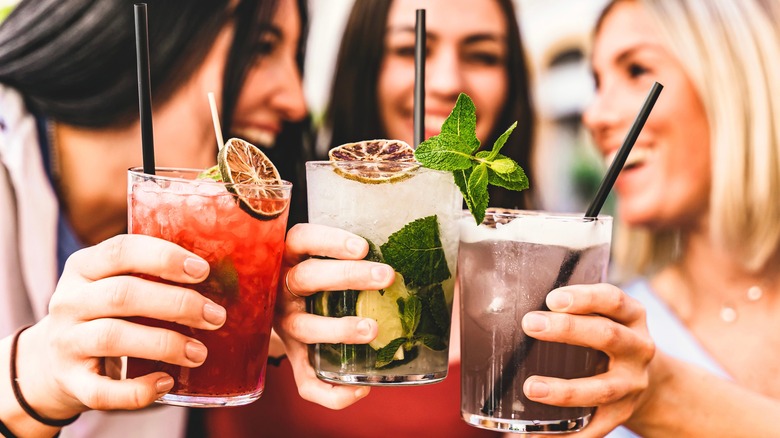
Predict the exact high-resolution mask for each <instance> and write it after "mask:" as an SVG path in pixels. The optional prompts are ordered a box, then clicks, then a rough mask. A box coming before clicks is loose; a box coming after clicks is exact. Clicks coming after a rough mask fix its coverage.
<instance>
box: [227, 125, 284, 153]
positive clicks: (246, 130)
mask: <svg viewBox="0 0 780 438" xmlns="http://www.w3.org/2000/svg"><path fill="white" fill-rule="evenodd" d="M234 131H235V134H236V135H237V136H239V137H240V138H242V139H244V140H246V141H248V142H249V143H252V144H253V145H255V146H264V147H269V148H270V147H273V146H274V143H275V142H276V132H275V131H272V130H270V129H263V128H259V127H254V126H242V127H239V128H236V129H235V130H234Z"/></svg>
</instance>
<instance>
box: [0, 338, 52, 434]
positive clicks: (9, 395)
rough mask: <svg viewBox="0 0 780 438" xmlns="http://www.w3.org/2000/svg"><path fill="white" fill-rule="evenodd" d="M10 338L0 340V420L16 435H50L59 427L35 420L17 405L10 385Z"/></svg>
mask: <svg viewBox="0 0 780 438" xmlns="http://www.w3.org/2000/svg"><path fill="white" fill-rule="evenodd" d="M11 338H12V336H8V337H6V338H4V339H2V340H0V421H2V422H3V423H4V424H5V426H6V427H7V428H8V429H9V430H10V431H11V433H13V434H14V435H16V436H18V437H51V436H54V434H56V433H57V432H58V431H59V429H58V428H54V427H49V426H46V425H43V424H41V423H39V422H37V421H36V420H35V419H33V418H32V417H30V416H29V415H27V414H26V413H25V412H24V410H23V409H22V408H21V406H19V403H17V401H16V397H15V396H14V392H13V387H12V386H11V378H10V375H11V369H10V363H11Z"/></svg>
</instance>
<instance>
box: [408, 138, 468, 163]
mask: <svg viewBox="0 0 780 438" xmlns="http://www.w3.org/2000/svg"><path fill="white" fill-rule="evenodd" d="M414 157H415V158H416V159H417V161H419V162H420V164H422V165H423V166H425V167H427V168H429V169H436V170H458V169H469V168H471V146H470V145H469V144H467V143H466V142H464V141H462V140H461V139H460V138H459V137H458V136H457V135H454V134H449V133H444V132H442V133H441V134H439V135H434V136H433V137H431V138H429V139H427V140H425V141H423V142H422V143H420V145H419V146H417V149H416V150H415V151H414Z"/></svg>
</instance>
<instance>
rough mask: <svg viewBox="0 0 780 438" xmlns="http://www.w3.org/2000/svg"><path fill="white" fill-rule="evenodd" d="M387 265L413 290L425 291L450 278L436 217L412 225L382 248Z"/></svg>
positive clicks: (399, 232)
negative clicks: (429, 286) (416, 288)
mask: <svg viewBox="0 0 780 438" xmlns="http://www.w3.org/2000/svg"><path fill="white" fill-rule="evenodd" d="M381 250H382V254H383V255H384V257H385V262H386V263H387V264H389V265H390V266H392V267H393V269H395V270H396V271H397V272H399V273H400V274H401V275H402V276H403V277H404V280H406V284H407V286H409V287H423V286H428V285H431V284H436V283H441V282H442V281H444V280H446V279H448V278H450V276H451V273H450V270H449V268H448V267H447V259H446V257H445V256H444V249H443V248H442V244H441V239H440V237H439V222H438V220H437V219H436V216H428V217H424V218H421V219H417V220H415V221H412V222H409V223H408V224H406V225H405V226H404V227H403V228H401V229H400V230H398V231H396V232H395V233H393V234H391V235H390V237H389V238H388V239H387V243H385V244H384V245H382V246H381Z"/></svg>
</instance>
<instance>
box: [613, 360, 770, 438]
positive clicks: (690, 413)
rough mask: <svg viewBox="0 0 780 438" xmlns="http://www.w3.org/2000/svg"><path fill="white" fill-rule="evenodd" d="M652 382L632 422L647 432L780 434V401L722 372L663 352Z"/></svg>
mask: <svg viewBox="0 0 780 438" xmlns="http://www.w3.org/2000/svg"><path fill="white" fill-rule="evenodd" d="M650 372H651V384H650V388H649V389H648V391H647V396H646V397H645V399H644V400H643V402H642V404H641V405H640V408H639V409H637V411H636V412H634V414H633V415H632V416H631V418H630V419H629V421H628V422H627V423H626V425H627V426H628V427H629V428H630V429H632V430H634V431H635V432H636V433H638V434H640V435H641V436H644V437H656V436H657V437H666V436H690V437H697V436H700V437H711V436H728V437H732V438H737V437H746V438H748V437H756V436H774V435H775V434H777V431H778V426H777V421H776V419H777V418H780V401H778V400H774V399H771V398H769V397H766V396H764V395H761V394H758V393H756V392H754V391H750V390H748V389H746V388H743V387H741V386H739V385H738V384H736V383H733V382H730V381H728V380H724V379H722V378H719V377H717V376H715V375H713V374H711V373H709V372H707V371H705V370H703V369H701V368H699V367H696V366H693V365H690V364H688V363H685V362H681V361H679V360H676V359H673V358H671V357H669V356H667V355H665V354H663V353H661V352H658V354H656V357H655V358H654V359H653V362H652V363H651V367H650Z"/></svg>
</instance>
